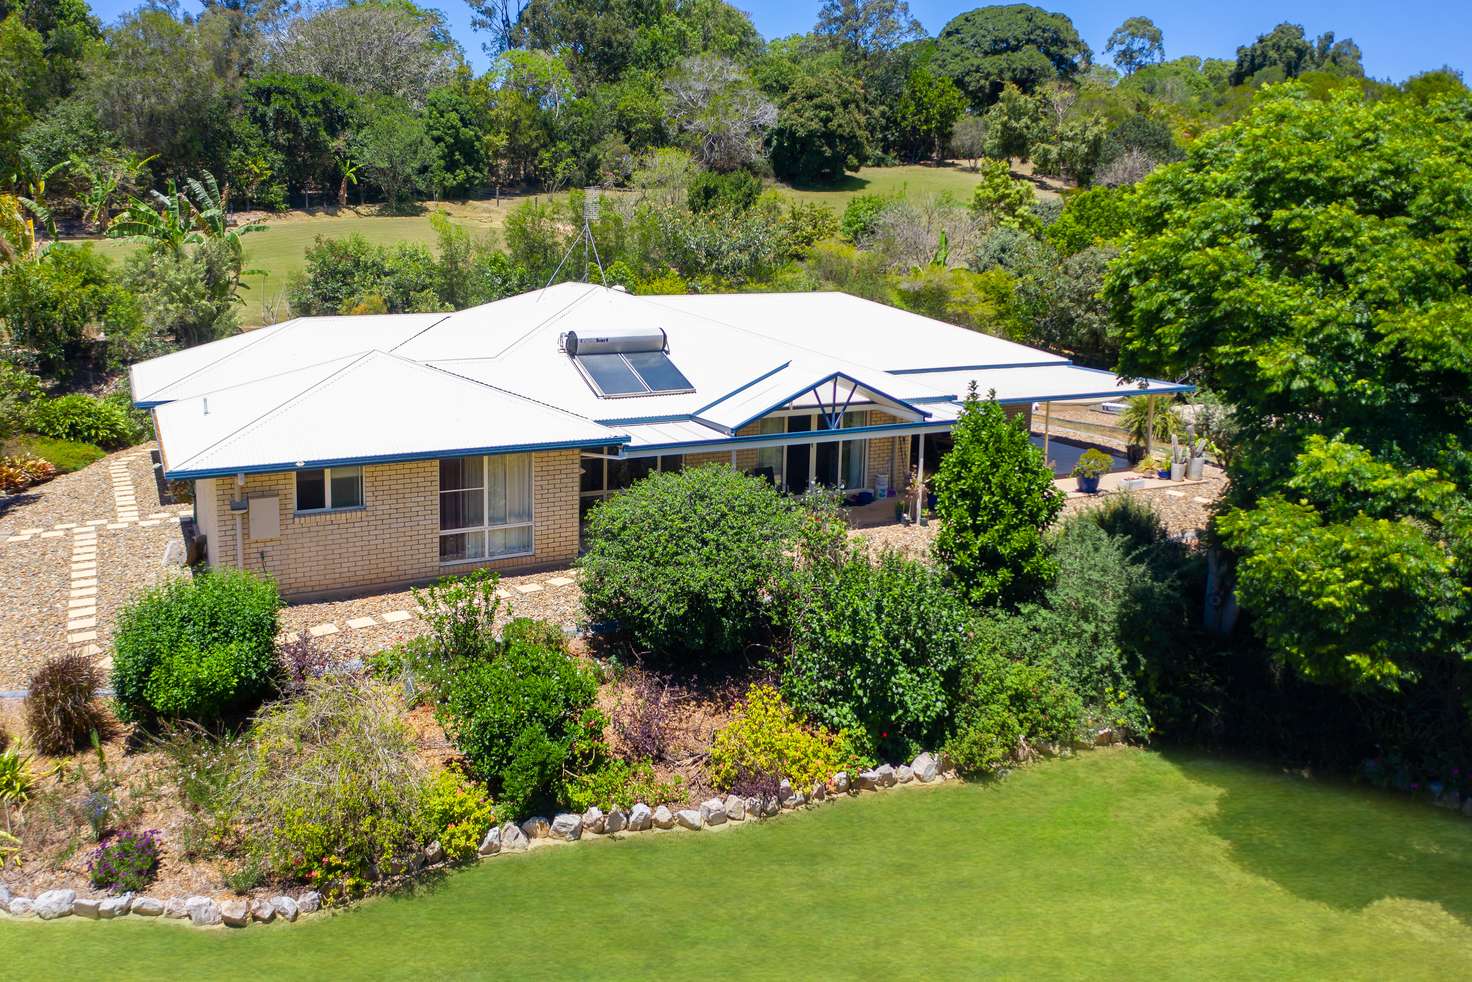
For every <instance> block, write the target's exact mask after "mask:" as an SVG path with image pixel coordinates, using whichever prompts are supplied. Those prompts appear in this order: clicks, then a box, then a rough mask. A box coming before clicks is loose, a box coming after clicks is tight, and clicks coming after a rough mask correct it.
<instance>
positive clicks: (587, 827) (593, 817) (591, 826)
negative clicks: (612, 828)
mask: <svg viewBox="0 0 1472 982" xmlns="http://www.w3.org/2000/svg"><path fill="white" fill-rule="evenodd" d="M606 828H608V816H607V815H605V814H603V809H602V808H599V807H598V806H597V805H594V806H592V807H591V808H589V809H588V810H587V811H585V812H583V831H584V832H592V833H593V834H594V835H601V834H602V833H603V831H604V830H605V829H606Z"/></svg>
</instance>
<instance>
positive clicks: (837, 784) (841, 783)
mask: <svg viewBox="0 0 1472 982" xmlns="http://www.w3.org/2000/svg"><path fill="white" fill-rule="evenodd" d="M833 790H834V791H837V792H838V793H839V794H844V793H845V792H847V791H848V772H847V771H839V772H838V773H837V774H835V775H833Z"/></svg>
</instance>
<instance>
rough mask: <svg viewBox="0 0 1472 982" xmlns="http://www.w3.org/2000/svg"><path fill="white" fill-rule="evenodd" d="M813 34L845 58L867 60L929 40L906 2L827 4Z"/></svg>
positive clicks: (840, 0) (832, 0) (833, 0)
mask: <svg viewBox="0 0 1472 982" xmlns="http://www.w3.org/2000/svg"><path fill="white" fill-rule="evenodd" d="M813 34H814V36H816V37H817V38H818V39H819V40H821V41H823V42H825V43H827V44H831V45H832V46H834V47H836V48H838V49H839V50H840V51H842V52H843V54H844V55H845V57H848V58H850V59H854V60H864V59H868V58H873V57H876V56H879V55H883V54H886V53H887V52H890V51H893V50H894V49H895V48H898V47H899V46H900V45H902V44H905V43H907V42H910V41H916V40H919V39H920V38H923V37H925V28H923V27H921V26H920V22H919V21H918V20H916V19H915V18H914V16H912V15H911V13H910V5H909V4H908V3H906V2H905V0H823V5H822V6H820V7H819V8H818V23H817V25H816V26H815V27H814V28H813Z"/></svg>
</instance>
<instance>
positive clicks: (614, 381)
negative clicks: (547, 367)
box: [573, 351, 695, 398]
mask: <svg viewBox="0 0 1472 982" xmlns="http://www.w3.org/2000/svg"><path fill="white" fill-rule="evenodd" d="M573 362H574V363H576V364H577V366H578V368H580V369H581V370H582V372H583V375H584V377H586V378H587V380H588V381H589V382H590V383H591V384H592V386H593V388H594V390H595V391H596V392H597V393H598V394H599V395H600V396H603V397H605V398H617V397H620V396H642V395H667V394H670V393H674V392H693V391H695V389H694V387H693V386H692V385H691V384H690V380H689V379H687V378H686V377H685V374H684V373H683V372H681V371H680V370H679V369H678V368H676V367H675V363H674V362H672V361H670V357H669V355H667V354H665V353H664V352H663V351H628V352H599V353H597V354H581V353H579V354H576V355H574V356H573Z"/></svg>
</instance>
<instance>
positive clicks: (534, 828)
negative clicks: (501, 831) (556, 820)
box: [521, 815, 552, 839]
mask: <svg viewBox="0 0 1472 982" xmlns="http://www.w3.org/2000/svg"><path fill="white" fill-rule="evenodd" d="M521 832H522V834H523V835H525V836H526V837H527V838H528V839H545V838H547V836H549V835H551V834H552V823H551V822H549V821H547V820H546V819H545V818H542V817H541V816H540V815H539V816H537V817H536V818H529V819H527V820H526V821H525V822H522V823H521Z"/></svg>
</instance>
